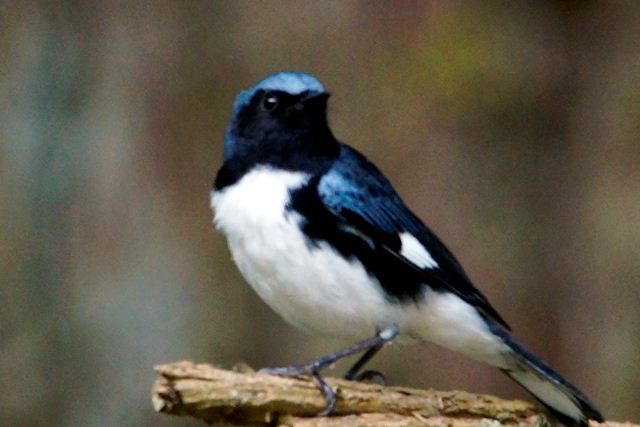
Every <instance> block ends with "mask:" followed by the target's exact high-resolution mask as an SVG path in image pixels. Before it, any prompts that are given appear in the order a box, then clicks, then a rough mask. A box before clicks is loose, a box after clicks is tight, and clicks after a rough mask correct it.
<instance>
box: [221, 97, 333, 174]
mask: <svg viewBox="0 0 640 427" xmlns="http://www.w3.org/2000/svg"><path fill="white" fill-rule="evenodd" d="M328 97H329V94H327V93H319V92H309V91H307V92H303V93H301V94H298V95H292V94H289V93H286V92H282V91H272V90H263V89H260V90H258V91H256V93H255V94H253V96H252V97H251V99H250V101H249V102H248V103H247V104H246V105H244V106H242V107H241V108H240V110H239V111H237V113H236V116H235V117H234V120H233V122H232V124H231V128H230V129H229V132H230V133H229V135H228V138H232V144H233V155H232V159H234V158H237V160H242V161H243V163H244V162H248V163H253V164H258V163H265V164H271V165H273V166H276V167H280V168H284V169H291V170H297V169H301V170H306V169H307V168H308V167H309V163H316V162H318V161H321V160H322V159H323V158H326V157H327V156H335V155H337V148H338V143H337V141H336V140H335V139H334V137H333V135H332V134H331V131H330V130H329V127H328V125H327V111H326V110H327V98H328Z"/></svg>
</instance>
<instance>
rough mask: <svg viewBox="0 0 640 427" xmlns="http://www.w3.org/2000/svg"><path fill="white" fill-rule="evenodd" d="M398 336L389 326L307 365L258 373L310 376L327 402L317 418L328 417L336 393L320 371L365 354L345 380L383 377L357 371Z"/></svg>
mask: <svg viewBox="0 0 640 427" xmlns="http://www.w3.org/2000/svg"><path fill="white" fill-rule="evenodd" d="M397 335H398V328H397V327H396V326H395V325H394V326H390V327H388V328H385V329H383V330H380V331H378V332H377V333H376V335H375V336H373V337H371V338H369V339H366V340H364V341H361V342H359V343H356V344H354V345H352V346H351V347H348V348H345V349H343V350H340V351H337V352H335V353H332V354H329V355H327V356H324V357H321V358H320V359H318V360H314V361H313V362H310V363H307V364H305V365H295V366H286V367H283V368H264V369H261V370H260V371H259V372H261V373H264V374H271V375H278V376H282V377H296V376H300V375H311V376H312V377H313V379H314V380H315V382H316V384H317V385H318V388H319V389H320V391H321V392H322V394H324V397H325V399H326V400H327V406H326V408H325V409H324V410H323V411H322V412H321V413H320V414H318V415H319V416H322V417H324V416H328V415H331V413H332V412H333V411H334V409H335V408H336V400H337V399H336V392H335V391H333V390H332V389H331V387H330V386H329V384H327V383H326V382H325V380H324V379H322V377H321V376H320V371H321V370H322V369H324V368H326V367H328V366H331V365H332V364H333V363H335V362H336V361H338V360H340V359H342V358H344V357H348V356H351V355H353V354H356V353H361V352H363V351H364V352H365V353H364V354H363V355H362V357H361V358H360V359H359V360H358V361H357V362H356V363H355V365H354V366H352V367H351V369H349V372H347V374H346V375H345V378H347V379H356V381H362V380H368V379H372V378H382V380H383V381H384V376H383V375H382V374H381V373H380V372H376V371H365V372H363V373H362V374H358V371H359V370H360V368H362V366H364V364H365V363H366V362H367V361H368V360H369V359H371V357H373V355H374V354H375V353H376V352H377V351H378V350H380V349H381V348H382V346H383V345H384V344H386V343H388V342H391V341H392V340H393V339H394V338H395V337H396V336H397Z"/></svg>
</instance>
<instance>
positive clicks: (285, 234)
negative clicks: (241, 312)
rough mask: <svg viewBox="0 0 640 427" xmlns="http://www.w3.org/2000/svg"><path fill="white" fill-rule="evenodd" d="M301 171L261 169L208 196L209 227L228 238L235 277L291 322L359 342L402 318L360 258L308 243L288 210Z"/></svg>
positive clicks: (300, 181)
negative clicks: (210, 209)
mask: <svg viewBox="0 0 640 427" xmlns="http://www.w3.org/2000/svg"><path fill="white" fill-rule="evenodd" d="M308 179H309V176H308V175H306V174H303V173H296V172H287V171H280V170H274V169H271V168H268V167H259V168H256V169H254V170H253V171H251V172H249V173H247V174H246V175H245V176H244V177H243V178H241V179H240V181H238V182H237V183H235V184H233V185H231V186H229V187H227V188H225V189H223V190H222V191H220V192H213V193H212V198H211V205H212V207H213V209H214V211H215V219H214V223H215V225H216V227H217V228H218V229H220V230H221V231H222V232H223V233H224V234H225V235H226V237H227V240H228V242H229V247H230V249H231V253H232V255H233V259H234V260H235V262H236V264H237V265H238V268H239V269H240V272H241V273H242V275H243V276H244V278H245V279H246V280H247V282H249V284H251V286H252V287H253V288H254V289H255V290H256V292H257V293H258V294H259V295H260V297H261V298H262V299H263V300H264V301H265V302H266V303H267V304H269V305H270V306H271V307H272V308H273V309H274V310H275V311H277V312H278V313H279V314H280V315H281V316H283V317H284V318H285V319H286V320H288V321H289V322H291V323H292V324H294V325H296V326H298V327H301V328H303V329H307V330H312V331H316V332H320V333H326V334H329V335H334V336H347V337H358V338H364V337H368V336H370V335H371V334H372V333H373V332H374V331H375V328H376V327H380V326H386V325H388V324H391V323H397V322H399V321H401V319H400V317H401V316H402V312H401V310H400V309H399V307H398V306H397V305H395V304H391V303H389V302H388V301H387V300H386V299H385V297H384V295H383V293H382V291H381V289H380V287H379V285H378V284H377V281H376V280H375V279H372V278H371V277H370V276H369V275H368V274H367V272H366V270H365V269H364V267H363V266H362V264H361V263H360V262H358V261H355V260H353V261H348V260H345V259H344V258H343V257H341V256H340V255H339V254H338V253H337V252H336V251H335V250H333V248H331V247H330V246H329V245H328V244H323V243H320V244H319V246H317V247H316V246H313V245H311V244H310V242H309V241H308V239H306V237H305V235H304V234H303V233H302V231H301V230H300V227H299V224H300V222H301V221H303V218H302V217H300V216H299V215H298V214H296V213H295V212H292V211H288V210H287V209H286V205H287V204H288V203H289V200H290V191H291V190H293V189H296V188H299V187H300V186H302V185H304V184H305V183H306V182H307V180H308Z"/></svg>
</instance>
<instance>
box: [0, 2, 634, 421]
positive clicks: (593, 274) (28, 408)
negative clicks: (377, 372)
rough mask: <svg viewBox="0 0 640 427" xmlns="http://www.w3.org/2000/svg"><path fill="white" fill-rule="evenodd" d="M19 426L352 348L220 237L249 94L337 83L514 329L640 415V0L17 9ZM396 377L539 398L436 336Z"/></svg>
mask: <svg viewBox="0 0 640 427" xmlns="http://www.w3.org/2000/svg"><path fill="white" fill-rule="evenodd" d="M0 59H1V60H0V99H1V100H2V102H1V103H0V162H1V163H0V203H1V207H0V237H1V239H2V240H1V241H0V301H2V305H1V308H0V361H1V362H0V384H1V385H2V389H3V393H2V396H1V397H0V425H11V426H20V425H60V426H79V425H82V426H103V425H123V426H124V425H167V426H178V425H197V423H196V422H189V421H183V420H179V419H172V418H169V417H165V416H161V415H157V414H154V413H153V411H152V409H151V405H150V402H149V387H150V384H151V381H152V378H153V377H154V373H153V371H152V366H153V364H154V363H159V362H166V361H171V360H174V359H182V358H189V359H194V360H197V361H209V362H214V363H219V364H223V365H230V364H232V363H234V362H236V361H239V360H245V361H247V362H249V363H251V364H253V365H255V366H264V365H282V364H285V363H293V362H300V361H304V360H307V359H309V358H311V357H314V356H317V355H319V354H321V353H324V352H327V351H330V350H332V349H335V348H337V347H338V346H340V345H343V344H344V343H340V342H337V341H332V340H329V339H325V338H321V337H308V336H305V335H303V334H301V333H298V332H296V331H294V330H293V329H292V328H291V327H289V326H288V325H285V324H284V323H283V322H282V321H281V320H280V319H279V318H278V317H277V316H276V315H274V314H273V313H271V312H270V311H269V309H268V308H266V307H265V306H264V305H263V304H262V303H261V301H259V299H258V298H257V297H256V296H254V295H253V293H252V291H251V290H250V289H249V287H248V286H247V285H246V284H245V283H244V282H243V281H242V279H241V277H240V276H239V274H238V273H237V272H236V270H235V268H234V266H233V265H232V263H231V261H230V256H229V253H228V251H227V248H226V244H225V242H224V240H223V238H222V236H221V235H220V234H218V233H215V232H214V230H213V227H212V225H211V213H210V211H209V206H208V191H209V188H210V184H211V182H212V180H213V177H214V175H215V172H216V171H217V168H218V167H219V166H220V164H221V154H222V140H223V134H224V127H225V125H226V122H227V120H228V119H229V116H230V111H231V103H232V102H233V99H234V96H235V94H236V93H237V92H238V91H239V90H241V89H244V88H246V87H248V86H251V85H253V84H254V83H255V82H256V81H257V80H258V79H260V78H261V77H263V76H264V75H266V74H268V73H272V72H275V71H280V70H283V69H296V70H301V71H306V72H312V73H314V74H315V75H317V76H318V77H319V78H320V79H321V80H322V81H323V83H324V84H325V86H326V87H328V88H329V90H331V91H332V92H333V97H332V98H331V101H330V110H331V113H330V119H331V122H332V125H333V128H334V131H335V134H336V135H337V136H338V137H339V138H341V139H343V140H344V141H346V142H348V143H350V144H351V145H354V146H355V147H357V148H358V149H360V150H361V151H363V152H365V153H366V154H367V155H368V156H369V157H370V158H371V159H372V160H374V161H375V162H376V163H378V164H379V166H380V167H381V168H382V169H383V170H384V171H385V173H387V175H388V176H389V177H390V178H391V180H392V181H393V182H394V183H395V185H396V186H397V188H398V190H399V192H400V193H401V194H402V195H403V197H404V198H405V200H406V201H407V203H408V204H409V205H410V206H411V207H412V208H413V209H414V210H415V211H416V212H417V213H418V214H419V216H420V217H422V218H423V219H424V220H425V221H426V222H427V223H428V224H429V225H430V226H431V227H432V228H433V229H434V230H435V231H436V232H437V233H438V234H439V235H440V236H441V237H442V238H443V240H444V241H445V242H447V244H448V245H449V246H450V248H451V249H452V250H453V251H454V252H455V253H456V254H457V255H458V257H459V259H460V260H461V262H462V263H463V264H464V265H465V266H466V268H467V270H468V271H469V273H470V275H471V277H472V278H473V279H474V281H475V282H476V283H477V285H478V287H480V288H481V289H482V290H483V291H484V293H485V294H487V296H488V297H489V298H490V300H491V301H492V302H493V305H494V306H495V307H496V308H497V309H498V310H499V311H500V312H501V313H502V314H503V316H504V317H505V318H506V319H507V320H508V321H509V322H510V323H511V325H512V326H513V328H514V330H515V332H516V335H517V336H519V337H520V338H521V339H522V340H523V341H524V342H525V343H527V344H528V345H529V346H530V347H531V348H532V349H533V350H534V351H535V352H536V353H538V354H540V355H541V356H542V357H543V358H544V359H546V360H547V361H549V362H550V363H551V364H552V365H554V366H555V367H556V368H557V369H558V370H559V371H560V372H561V373H563V374H564V375H566V376H567V377H568V378H569V379H571V380H573V381H574V382H575V383H576V384H577V385H578V386H580V387H581V388H582V389H583V390H584V391H585V392H586V393H587V394H588V395H589V396H591V397H592V398H593V400H594V401H595V402H597V403H598V404H599V406H600V407H601V409H602V411H603V412H604V413H605V415H606V416H608V417H611V418H614V419H619V420H623V419H633V420H635V421H636V422H637V421H640V328H639V326H640V291H639V290H638V289H639V288H638V284H639V283H640V257H639V255H640V252H639V249H638V248H640V143H639V142H640V141H639V137H640V82H639V78H640V3H638V2H633V1H620V2H590V1H586V2H575V1H574V2H562V1H556V2H547V3H542V2H484V1H474V2H471V1H460V2H449V1H440V2H402V3H400V2H353V1H348V2H343V1H330V2H310V1H309V2H291V1H285V2H280V1H278V2H276V1H269V2H246V1H245V2H231V1H224V2H156V3H154V4H153V5H150V4H146V3H142V2H108V1H88V2H42V3H40V2H31V1H25V2H13V4H11V3H10V2H0ZM372 366H373V367H376V368H379V369H382V370H383V371H385V372H386V374H387V376H388V378H389V379H390V381H391V382H392V383H395V384H404V385H412V386H433V387H438V388H444V389H449V388H457V389H467V390H469V391H481V392H490V393H496V394H498V395H500V396H504V397H510V396H525V395H524V394H522V393H521V392H520V391H519V389H518V388H517V387H516V386H515V385H513V384H512V383H511V382H510V381H509V380H508V379H505V378H502V376H501V375H500V373H499V372H496V371H494V370H492V369H490V368H487V367H484V366H481V365H479V364H477V363H475V362H472V361H468V360H466V359H463V358H462V357H458V356H456V355H452V354H451V353H449V352H447V351H444V350H440V349H437V348H435V347H433V346H429V345H425V346H416V347H411V348H407V349H404V350H398V348H397V347H392V348H391V349H388V350H387V351H385V352H384V354H382V355H381V356H380V357H379V358H378V359H377V360H376V361H374V363H373V365H372Z"/></svg>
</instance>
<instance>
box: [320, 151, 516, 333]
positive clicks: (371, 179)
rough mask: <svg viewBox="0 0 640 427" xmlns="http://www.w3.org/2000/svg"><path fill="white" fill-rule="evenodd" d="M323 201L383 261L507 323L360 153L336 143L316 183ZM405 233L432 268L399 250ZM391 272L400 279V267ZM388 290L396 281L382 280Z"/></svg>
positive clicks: (402, 272)
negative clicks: (327, 166) (330, 162)
mask: <svg viewBox="0 0 640 427" xmlns="http://www.w3.org/2000/svg"><path fill="white" fill-rule="evenodd" d="M318 194H319V196H320V199H321V201H322V203H323V204H324V206H325V207H326V208H327V209H328V210H329V211H330V212H331V213H332V214H333V215H335V217H336V218H337V220H338V222H339V223H340V224H341V227H342V229H343V230H348V231H350V232H351V233H354V234H357V235H359V236H360V237H361V238H363V239H365V240H367V241H368V242H369V244H370V245H374V246H376V247H377V248H378V249H379V250H380V251H381V252H382V253H384V254H385V255H384V260H380V259H379V258H380V257H377V258H378V260H379V261H380V262H383V261H384V262H388V263H389V262H390V263H393V264H394V265H396V266H397V265H398V263H400V264H401V267H400V268H401V269H402V270H406V271H407V274H409V275H411V276H412V277H416V275H417V277H418V278H419V279H420V281H421V282H422V283H423V284H426V285H428V286H430V287H432V288H434V289H436V290H438V289H439V290H443V291H449V292H453V293H455V294H456V295H458V296H459V297H460V298H462V299H463V300H464V301H466V302H468V303H470V304H471V305H473V306H474V307H476V308H477V309H479V310H480V311H481V312H483V313H484V314H485V315H486V316H488V317H489V318H491V319H493V320H494V321H496V322H498V323H499V324H501V325H503V326H504V327H506V328H507V329H508V328H509V327H508V325H507V324H506V322H505V321H504V320H503V319H502V317H500V315H499V314H498V313H497V312H496V310H495V309H494V308H493V307H491V305H490V304H489V302H488V301H487V299H486V298H485V297H484V295H482V294H481V293H480V291H478V290H477V289H476V288H475V287H474V286H473V284H472V283H471V280H470V279H469V277H468V276H467V274H466V273H465V272H464V270H463V268H462V266H461V265H460V263H459V262H458V261H457V260H456V259H455V257H454V256H453V254H452V253H451V252H450V251H449V250H448V249H447V248H446V246H444V244H443V243H442V242H441V241H440V240H439V239H438V238H437V237H436V235H435V234H433V232H431V231H430V230H429V229H428V228H427V227H426V226H425V225H424V224H423V223H422V221H420V219H418V218H417V217H416V216H415V215H414V214H413V213H412V212H411V211H410V210H409V208H407V207H406V205H405V204H404V203H403V202H402V200H401V199H400V197H399V196H398V194H397V193H396V192H395V190H394V189H393V187H392V186H391V184H390V183H389V181H388V180H387V179H386V178H385V177H384V175H382V173H381V172H380V171H379V170H378V169H377V168H376V167H375V166H374V165H373V164H372V163H371V162H369V161H368V160H367V159H366V158H365V157H364V156H363V155H362V154H360V153H359V152H357V151H356V150H354V149H352V148H350V147H349V146H347V145H344V144H343V145H342V146H341V152H340V157H339V159H338V160H337V161H336V162H335V163H334V164H333V166H332V167H331V169H329V171H327V172H326V173H325V174H324V175H323V176H322V178H321V179H320V181H319V182H318ZM405 232H408V233H410V234H411V235H412V236H413V237H415V238H416V239H417V240H418V241H419V242H420V244H422V245H423V246H424V248H425V249H426V250H427V251H428V252H429V254H430V255H431V257H432V258H433V259H434V260H435V261H436V263H437V267H431V268H430V267H427V268H420V267H418V266H417V265H416V264H414V263H413V262H411V261H410V260H408V259H407V258H405V257H404V256H402V255H401V253H400V248H401V246H400V245H399V238H398V236H399V234H400V233H405ZM394 271H395V277H397V279H398V280H395V281H394V282H398V281H400V278H401V277H405V276H407V275H406V274H405V273H404V271H401V272H400V273H398V269H397V268H396V269H395V270H394ZM383 286H384V287H385V289H386V290H388V291H389V290H391V292H393V287H394V286H400V285H398V284H397V283H396V284H389V283H385V284H383Z"/></svg>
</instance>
